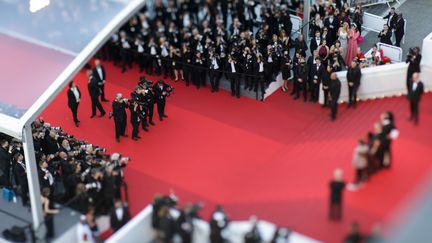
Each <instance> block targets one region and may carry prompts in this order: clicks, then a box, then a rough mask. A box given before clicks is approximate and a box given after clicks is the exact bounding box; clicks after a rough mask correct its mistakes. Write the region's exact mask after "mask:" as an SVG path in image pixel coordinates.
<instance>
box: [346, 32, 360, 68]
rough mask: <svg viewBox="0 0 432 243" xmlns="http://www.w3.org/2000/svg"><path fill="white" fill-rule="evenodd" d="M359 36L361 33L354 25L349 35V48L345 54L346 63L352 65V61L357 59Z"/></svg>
mask: <svg viewBox="0 0 432 243" xmlns="http://www.w3.org/2000/svg"><path fill="white" fill-rule="evenodd" d="M359 36H360V32H359V31H358V29H357V26H356V25H355V24H353V25H352V26H351V29H350V31H349V33H348V47H347V50H346V54H345V63H351V61H352V60H353V59H354V58H355V57H356V55H357V47H358V43H357V39H358V38H359Z"/></svg>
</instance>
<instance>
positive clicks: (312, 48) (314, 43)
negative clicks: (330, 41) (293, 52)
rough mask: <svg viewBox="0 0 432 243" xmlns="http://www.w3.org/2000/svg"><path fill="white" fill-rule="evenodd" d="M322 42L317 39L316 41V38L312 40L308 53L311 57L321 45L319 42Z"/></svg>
mask: <svg viewBox="0 0 432 243" xmlns="http://www.w3.org/2000/svg"><path fill="white" fill-rule="evenodd" d="M322 41H323V39H321V38H320V39H319V40H317V39H316V37H314V38H312V39H311V41H310V52H311V55H313V52H314V51H315V50H316V49H317V48H318V46H320V45H321V42H322Z"/></svg>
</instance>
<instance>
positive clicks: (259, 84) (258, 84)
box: [253, 73, 266, 100]
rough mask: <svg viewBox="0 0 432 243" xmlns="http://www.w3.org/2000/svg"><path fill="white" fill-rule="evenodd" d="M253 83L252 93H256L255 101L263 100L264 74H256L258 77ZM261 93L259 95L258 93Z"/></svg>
mask: <svg viewBox="0 0 432 243" xmlns="http://www.w3.org/2000/svg"><path fill="white" fill-rule="evenodd" d="M253 83H254V84H255V87H254V91H255V93H256V99H257V100H258V99H261V100H264V95H265V89H266V84H265V81H264V74H262V73H261V74H258V76H257V77H256V78H255V79H254V81H253ZM260 91H261V95H259V92H260Z"/></svg>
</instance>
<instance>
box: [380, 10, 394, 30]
mask: <svg viewBox="0 0 432 243" xmlns="http://www.w3.org/2000/svg"><path fill="white" fill-rule="evenodd" d="M383 19H387V25H388V27H389V30H392V29H393V28H394V26H395V23H396V21H397V14H396V9H395V8H394V7H392V8H391V9H390V12H389V13H388V14H387V15H386V16H384V17H383Z"/></svg>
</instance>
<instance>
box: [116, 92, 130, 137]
mask: <svg viewBox="0 0 432 243" xmlns="http://www.w3.org/2000/svg"><path fill="white" fill-rule="evenodd" d="M127 107H128V105H127V104H126V103H125V102H124V101H123V102H119V101H117V100H114V101H113V103H112V111H113V117H114V125H115V136H116V139H119V138H120V136H124V135H125V132H126V120H127V115H126V108H127Z"/></svg>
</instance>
